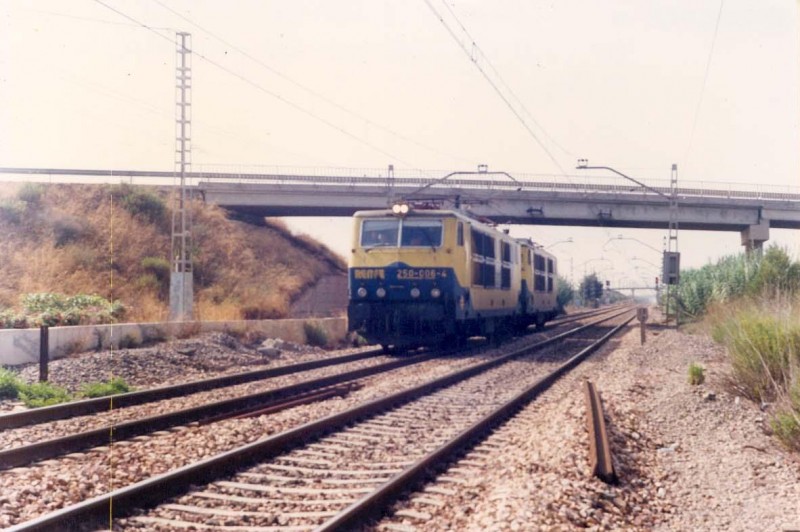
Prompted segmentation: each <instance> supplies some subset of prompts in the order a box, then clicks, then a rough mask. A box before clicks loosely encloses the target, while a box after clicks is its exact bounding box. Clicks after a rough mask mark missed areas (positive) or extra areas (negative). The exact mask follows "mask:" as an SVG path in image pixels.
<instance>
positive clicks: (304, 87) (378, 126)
mask: <svg viewBox="0 0 800 532" xmlns="http://www.w3.org/2000/svg"><path fill="white" fill-rule="evenodd" d="M153 1H154V2H155V3H156V4H158V5H159V6H161V7H162V8H164V9H166V10H167V11H169V12H170V13H172V14H173V15H175V16H177V17H179V18H180V19H181V20H184V21H185V22H188V23H189V24H191V25H192V26H194V27H195V28H197V29H199V30H200V31H202V32H203V33H206V34H207V35H209V36H211V37H212V38H213V39H215V40H217V41H218V42H220V43H222V44H224V45H225V46H227V47H229V48H231V49H232V50H234V51H236V52H238V53H239V54H241V55H243V56H244V57H246V58H247V59H249V60H251V61H253V62H254V63H256V64H258V65H259V66H261V67H262V68H264V69H266V70H267V71H269V72H271V73H272V74H274V75H275V76H278V77H279V78H281V79H283V80H285V81H287V82H288V83H291V84H292V85H294V86H295V87H298V88H299V89H301V90H303V91H305V92H307V93H309V94H311V95H313V96H315V97H317V98H319V99H320V100H322V101H323V102H325V103H327V104H328V105H331V106H332V107H335V108H336V109H338V110H340V111H342V112H343V113H345V114H348V115H350V116H352V117H354V118H357V119H359V120H361V121H363V122H364V123H366V124H367V125H368V126H370V127H374V128H376V129H380V130H382V131H384V132H386V133H389V134H390V135H392V136H394V137H397V138H398V139H400V140H403V141H405V142H408V143H410V144H413V145H415V146H417V147H418V148H422V149H424V150H428V151H430V152H433V153H436V154H437V155H443V156H445V157H449V158H451V159H454V160H460V161H469V159H466V158H464V157H458V156H456V155H452V154H449V153H445V152H443V151H441V150H439V149H437V148H434V147H432V146H428V145H426V144H423V143H421V142H419V141H417V140H415V139H413V138H411V137H409V136H408V135H404V134H402V133H400V132H398V131H395V130H394V129H392V128H390V127H388V126H385V125H383V124H380V123H378V122H375V121H374V120H371V119H370V118H368V117H366V116H364V115H362V114H360V113H358V112H357V111H353V110H352V109H349V108H348V107H345V106H344V105H342V104H340V103H338V102H336V101H334V100H332V99H331V98H328V97H327V96H325V95H324V94H321V93H320V92H319V91H316V90H314V89H312V88H311V87H308V86H307V85H304V84H303V83H300V82H299V81H296V80H294V79H292V78H290V77H289V76H287V75H286V74H284V73H283V72H280V71H279V70H277V69H276V68H274V67H272V66H270V65H269V64H267V63H266V62H264V61H263V60H261V59H259V58H258V57H255V56H253V55H252V54H251V53H249V52H247V51H246V50H243V49H242V48H241V47H239V46H236V45H235V44H233V43H231V42H230V41H228V40H226V39H223V38H222V37H220V36H219V35H217V34H216V33H214V32H212V31H211V30H209V29H208V28H206V27H204V26H201V25H200V24H198V23H196V22H194V21H193V20H191V19H190V18H189V17H187V16H186V15H184V14H182V13H180V12H179V11H176V10H175V9H173V8H171V7H169V6H168V5H166V4H165V3H164V2H163V1H162V0H153Z"/></svg>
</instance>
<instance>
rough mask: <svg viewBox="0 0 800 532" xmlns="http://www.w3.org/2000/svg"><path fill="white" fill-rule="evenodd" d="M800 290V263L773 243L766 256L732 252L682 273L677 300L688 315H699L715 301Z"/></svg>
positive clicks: (725, 301)
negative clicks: (732, 253)
mask: <svg viewBox="0 0 800 532" xmlns="http://www.w3.org/2000/svg"><path fill="white" fill-rule="evenodd" d="M798 289H800V263H798V262H793V261H792V260H791V259H790V258H789V255H788V253H787V252H786V250H784V249H783V248H780V247H778V246H770V247H769V248H768V249H767V250H766V251H765V252H764V255H763V256H758V255H756V254H753V255H750V256H748V255H746V254H739V255H731V256H728V257H723V258H722V259H720V260H718V261H717V262H716V263H715V264H707V265H706V266H703V267H702V268H699V269H692V270H685V271H682V272H681V283H680V285H679V287H678V299H679V301H680V304H681V310H682V312H684V313H685V314H687V315H688V316H694V317H696V316H700V315H701V314H703V313H705V312H706V310H707V308H708V306H709V305H710V304H712V303H715V302H716V303H727V302H730V301H732V300H734V299H736V298H739V297H743V296H746V295H750V296H760V295H762V294H766V295H768V296H773V295H775V294H784V293H785V294H790V293H793V292H796V291H797V290H798Z"/></svg>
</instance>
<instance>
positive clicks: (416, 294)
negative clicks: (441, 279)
mask: <svg viewBox="0 0 800 532" xmlns="http://www.w3.org/2000/svg"><path fill="white" fill-rule="evenodd" d="M411 297H413V298H415V299H416V298H418V297H419V288H417V287H416V286H415V287H414V288H412V289H411Z"/></svg>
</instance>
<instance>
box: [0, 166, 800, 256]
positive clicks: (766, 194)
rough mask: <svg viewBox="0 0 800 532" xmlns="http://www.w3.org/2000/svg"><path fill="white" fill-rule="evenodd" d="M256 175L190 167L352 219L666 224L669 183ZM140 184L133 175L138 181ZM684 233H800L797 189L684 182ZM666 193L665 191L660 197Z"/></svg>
mask: <svg viewBox="0 0 800 532" xmlns="http://www.w3.org/2000/svg"><path fill="white" fill-rule="evenodd" d="M275 170H276V171H266V170H263V171H256V172H252V171H251V172H205V171H203V172H190V173H188V174H187V178H188V183H189V184H190V186H191V188H193V189H194V190H196V191H197V193H198V194H199V195H201V196H202V197H203V198H204V199H205V201H207V202H209V203H214V204H217V205H219V206H221V207H223V208H226V209H229V210H231V211H234V212H238V213H242V214H249V215H255V216H350V215H352V214H353V213H354V212H355V211H357V210H363V209H379V208H385V207H386V206H387V205H390V204H391V203H392V202H396V201H412V202H415V203H417V204H427V205H431V206H437V207H453V206H457V205H459V206H461V207H462V208H465V209H468V210H470V211H471V212H472V213H473V214H474V215H476V216H480V217H485V218H489V219H491V220H493V221H495V222H497V223H508V224H519V225H560V226H584V227H628V228H655V229H666V228H667V227H668V221H669V204H668V201H667V200H665V198H664V197H663V195H669V193H670V190H669V183H668V182H666V181H665V182H654V181H648V182H645V184H646V185H647V187H649V189H650V190H648V189H646V188H642V187H639V186H637V185H636V184H634V183H631V182H630V181H626V180H624V179H622V178H618V177H605V176H597V175H588V174H587V175H580V176H559V177H555V176H547V175H540V174H513V175H512V174H509V173H506V172H488V171H486V170H485V167H484V168H483V169H482V170H479V171H478V172H453V173H449V174H448V173H444V172H440V173H435V172H423V171H402V172H399V171H398V172H395V171H394V170H393V169H392V168H391V167H388V168H386V169H382V170H381V169H370V170H354V169H335V170H330V169H313V170H308V169H298V170H294V169H292V170H289V171H287V169H285V168H277V169H275ZM0 174H15V175H26V176H31V175H40V176H41V175H45V176H60V177H64V176H82V177H95V178H97V177H103V178H105V179H106V180H108V179H109V178H111V179H116V180H117V181H119V180H120V179H124V180H128V181H130V182H135V183H137V184H151V185H165V184H171V183H174V176H175V174H174V173H173V172H158V171H138V170H81V169H40V168H0ZM134 180H135V181H134ZM680 185H681V186H680V187H679V188H678V190H677V195H678V221H679V224H680V229H682V230H687V229H688V230H704V231H736V232H739V233H740V234H741V236H742V244H743V245H745V246H747V247H749V248H753V247H760V246H761V245H762V244H763V242H765V241H767V240H768V239H769V229H770V228H786V229H800V189H799V188H794V187H776V186H768V185H757V184H747V185H741V184H738V185H737V184H719V183H716V184H713V185H712V184H707V183H702V182H688V181H686V182H680ZM659 193H661V194H662V195H659Z"/></svg>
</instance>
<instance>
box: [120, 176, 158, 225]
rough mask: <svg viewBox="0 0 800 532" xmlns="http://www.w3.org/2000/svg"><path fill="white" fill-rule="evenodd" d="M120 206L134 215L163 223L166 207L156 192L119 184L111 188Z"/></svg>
mask: <svg viewBox="0 0 800 532" xmlns="http://www.w3.org/2000/svg"><path fill="white" fill-rule="evenodd" d="M112 194H113V195H114V197H115V198H119V200H120V202H121V204H122V207H123V208H124V209H125V210H126V211H128V212H129V213H131V214H132V215H134V216H140V217H142V218H144V219H146V220H148V221H150V222H152V223H163V222H164V221H166V218H167V207H166V205H165V204H164V200H162V199H161V198H160V197H159V196H158V195H157V194H154V193H152V192H148V191H146V190H142V189H141V188H138V187H133V186H131V185H125V184H123V185H119V186H116V187H114V188H113V189H112Z"/></svg>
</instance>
